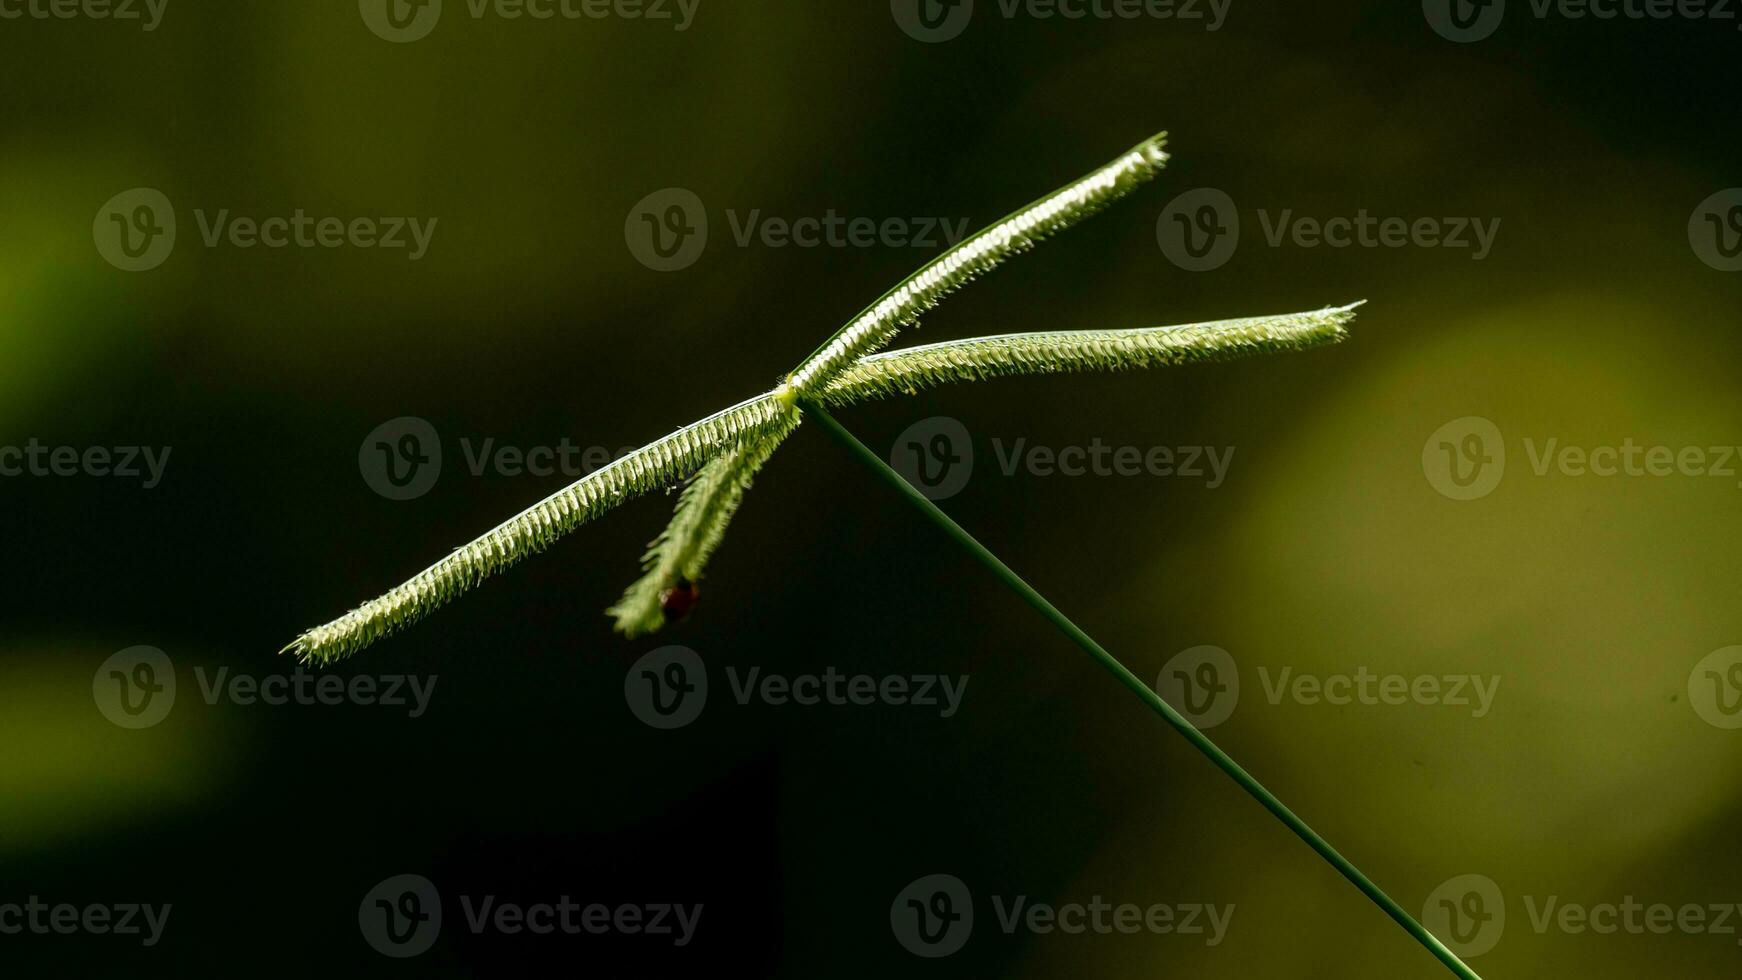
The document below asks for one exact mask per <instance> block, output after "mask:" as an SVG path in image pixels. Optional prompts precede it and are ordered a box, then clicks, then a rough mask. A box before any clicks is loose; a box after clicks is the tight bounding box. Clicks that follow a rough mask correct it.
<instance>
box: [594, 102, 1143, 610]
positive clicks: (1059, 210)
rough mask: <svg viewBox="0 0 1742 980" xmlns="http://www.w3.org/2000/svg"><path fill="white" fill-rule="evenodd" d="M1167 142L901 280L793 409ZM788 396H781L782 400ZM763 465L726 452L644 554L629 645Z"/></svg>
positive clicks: (853, 324)
mask: <svg viewBox="0 0 1742 980" xmlns="http://www.w3.org/2000/svg"><path fill="white" fill-rule="evenodd" d="M1166 142H1167V134H1165V133H1162V134H1159V135H1156V136H1152V137H1150V138H1149V139H1147V140H1144V141H1143V142H1142V143H1140V144H1138V145H1137V146H1135V147H1132V148H1131V149H1130V150H1129V151H1127V152H1125V153H1123V154H1120V156H1119V158H1118V159H1116V160H1114V161H1113V162H1111V163H1109V164H1107V165H1105V166H1103V167H1101V168H1100V169H1098V170H1096V171H1095V172H1093V173H1091V174H1089V175H1088V176H1086V177H1083V178H1081V179H1079V180H1076V181H1073V182H1072V183H1070V184H1067V185H1065V186H1064V187H1062V188H1060V189H1058V190H1056V191H1054V192H1052V193H1051V194H1048V195H1047V196H1045V197H1043V198H1041V199H1040V200H1038V201H1034V202H1033V203H1031V204H1029V205H1028V206H1026V207H1023V208H1021V209H1019V210H1017V211H1016V212H1015V213H1013V214H1011V215H1008V216H1007V217H1005V218H1003V219H1001V220H999V221H996V222H994V223H993V224H991V225H989V226H987V227H985V228H982V229H981V230H980V231H978V232H976V233H974V234H973V235H971V236H969V237H968V238H966V239H964V240H963V241H961V242H959V243H957V244H956V245H954V246H952V247H951V248H950V249H948V250H947V251H945V252H944V254H942V255H940V256H938V257H937V258H935V259H933V260H931V261H930V262H927V263H926V264H925V265H923V266H921V267H920V269H919V271H917V272H915V273H913V274H912V275H910V276H908V277H907V278H906V279H904V280H902V281H901V283H900V284H898V285H897V286H896V287H895V288H894V289H891V290H890V291H889V292H887V293H885V294H883V296H882V297H881V298H880V299H878V300H877V302H875V303H873V304H871V305H870V306H869V307H867V308H866V309H865V310H864V311H862V312H861V313H860V314H859V315H858V316H856V317H854V318H853V319H852V320H850V321H848V322H847V323H846V324H844V325H843V326H842V327H841V328H840V329H839V330H837V331H835V334H834V336H832V337H830V338H829V339H828V340H827V341H824V342H823V345H822V346H821V347H819V348H817V350H816V351H815V352H814V353H812V354H811V356H810V357H808V358H806V359H805V362H804V363H803V364H801V365H799V366H798V368H797V369H795V370H794V371H793V372H792V374H791V375H789V376H788V378H787V383H786V385H785V386H784V388H785V389H790V398H791V400H792V402H793V403H795V404H796V402H797V401H798V400H799V399H803V398H807V397H811V396H813V395H815V394H816V393H818V392H821V391H824V390H826V387H827V385H828V383H829V382H830V381H831V380H832V379H833V378H834V377H835V376H836V375H837V374H839V373H840V372H841V371H843V370H845V369H846V368H848V367H849V366H850V365H852V364H853V363H854V362H855V361H857V360H858V359H859V358H860V357H862V356H864V355H865V354H867V353H869V352H871V351H874V350H876V349H878V348H879V347H882V346H883V345H884V344H887V343H888V342H889V341H890V340H891V339H893V338H894V337H895V335H896V333H897V332H899V331H900V330H901V329H902V328H903V327H905V326H907V325H909V324H911V323H913V322H914V321H915V320H917V319H918V318H919V315H920V314H921V313H923V312H925V311H926V310H929V309H931V308H932V307H934V306H936V305H937V304H938V303H939V302H940V301H941V300H943V299H944V298H945V297H946V296H948V295H950V294H951V293H953V292H955V291H956V290H958V289H960V288H962V287H963V286H965V285H967V284H968V283H969V282H971V281H973V279H974V278H975V277H977V276H979V275H982V274H984V273H986V272H989V271H991V270H992V269H994V268H997V267H998V265H1000V264H1001V263H1003V262H1004V260H1006V259H1008V258H1010V257H1011V256H1013V255H1016V254H1017V253H1019V252H1022V251H1024V250H1026V249H1029V248H1033V247H1034V245H1035V243H1037V242H1039V241H1040V240H1042V239H1044V238H1046V237H1047V236H1048V235H1052V234H1056V233H1057V232H1060V231H1063V230H1065V229H1066V228H1069V227H1070V226H1072V225H1074V224H1076V223H1077V222H1079V221H1081V220H1083V219H1084V218H1087V217H1088V216H1090V215H1092V214H1094V213H1096V212H1097V211H1100V210H1101V209H1102V208H1104V207H1106V206H1107V205H1108V204H1109V203H1111V202H1113V201H1115V200H1117V199H1118V198H1120V197H1122V196H1124V195H1125V194H1128V193H1130V192H1131V191H1132V190H1134V189H1135V188H1137V187H1138V186H1139V185H1140V184H1142V183H1144V182H1145V181H1147V180H1149V179H1150V178H1152V177H1154V176H1155V175H1156V174H1157V173H1159V172H1160V171H1161V168H1162V167H1163V166H1164V165H1165V164H1166V163H1167V152H1166V151H1165V150H1164V149H1163V147H1164V146H1165V145H1166ZM787 394H788V393H787V392H786V391H783V397H784V396H786V395H787ZM778 445H779V440H778V439H777V440H776V441H775V442H774V444H772V445H769V446H767V450H768V452H769V453H772V452H773V451H774V449H775V448H776V447H777V446H778ZM765 458H766V457H764V459H765ZM762 462H763V459H755V458H753V457H752V456H751V455H749V454H747V453H742V452H736V451H733V452H727V453H725V454H724V461H723V462H721V463H719V466H720V468H721V472H720V473H719V474H718V475H719V477H720V478H719V479H708V480H703V481H700V482H699V483H697V484H696V485H695V486H694V487H693V488H692V489H694V490H695V491H696V494H695V495H691V494H688V493H686V494H685V495H684V498H683V499H682V500H681V501H680V502H679V505H678V513H676V514H674V515H673V516H672V519H671V523H670V524H668V525H667V526H666V529H665V531H664V532H663V533H661V535H660V536H659V538H658V539H657V540H656V541H655V543H654V550H653V552H650V553H649V555H648V559H647V560H648V563H649V564H648V567H647V573H646V574H645V575H643V576H642V577H641V579H640V580H638V581H637V582H636V583H635V584H634V585H633V586H631V587H630V589H629V592H628V594H626V595H625V596H624V597H623V601H622V602H620V603H618V605H616V606H614V607H612V609H611V610H610V611H611V613H612V615H614V616H616V617H617V628H618V629H619V630H620V631H622V632H624V633H626V634H629V635H632V636H633V635H636V634H638V633H641V632H647V631H650V630H653V629H658V628H659V625H660V624H661V623H662V622H663V618H662V617H658V616H655V615H654V610H653V608H652V604H653V603H654V602H655V601H656V600H657V599H658V597H659V596H660V595H663V594H665V593H666V592H667V591H668V590H671V589H674V588H677V587H678V586H679V584H680V583H679V578H678V570H677V569H675V568H671V567H668V566H669V564H670V563H669V562H665V561H662V560H661V553H662V552H663V553H666V554H682V555H689V556H697V557H693V558H690V559H686V564H688V565H689V566H690V567H689V569H688V570H687V571H686V572H685V573H684V574H683V576H682V577H683V579H685V580H687V581H689V582H692V583H693V582H695V581H696V580H697V579H698V578H699V577H700V574H701V569H702V566H703V565H705V564H706V563H707V559H708V556H709V555H710V554H712V552H713V550H714V547H715V546H716V545H718V544H719V541H720V539H721V538H722V537H724V536H725V533H726V525H727V524H728V523H730V521H731V519H732V515H733V514H734V513H735V512H736V511H737V503H736V501H734V503H733V505H732V506H731V507H729V508H721V507H718V506H716V505H715V501H713V500H711V499H710V495H712V494H716V493H734V494H737V495H741V494H742V490H741V489H738V488H739V487H740V485H741V484H743V485H747V484H748V482H749V479H750V476H751V475H752V474H753V473H754V472H755V470H756V469H757V468H759V467H760V466H761V465H762ZM710 465H712V464H710ZM686 507H688V508H691V509H694V510H699V511H701V512H705V513H708V514H709V515H710V516H711V520H709V521H707V522H703V523H697V522H694V521H688V520H686V519H685V517H686V515H685V513H684V510H685V508H686ZM702 533H705V534H707V535H709V536H710V541H709V542H708V543H707V546H706V547H702V546H701V543H700V542H698V541H694V540H690V536H691V535H696V534H702ZM662 569H663V571H662Z"/></svg>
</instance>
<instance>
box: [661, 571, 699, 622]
mask: <svg viewBox="0 0 1742 980" xmlns="http://www.w3.org/2000/svg"><path fill="white" fill-rule="evenodd" d="M701 595H702V590H701V589H700V588H699V587H697V585H696V583H694V582H691V581H690V580H689V579H687V578H685V579H678V581H677V584H676V585H674V586H672V587H671V588H669V589H666V590H665V591H664V592H661V593H660V594H659V610H660V612H663V613H665V621H666V622H668V623H673V622H677V621H678V620H680V619H686V618H688V617H689V614H690V611H691V610H693V609H695V608H696V602H697V601H698V600H699V599H700V598H701Z"/></svg>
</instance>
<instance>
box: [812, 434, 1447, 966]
mask: <svg viewBox="0 0 1742 980" xmlns="http://www.w3.org/2000/svg"><path fill="white" fill-rule="evenodd" d="M803 407H804V410H805V412H806V414H808V415H811V416H812V417H814V418H815V419H816V420H817V421H818V422H819V423H821V425H822V427H823V428H824V429H826V430H828V433H829V434H830V435H831V436H834V437H835V439H836V440H837V441H839V442H840V443H841V445H843V446H845V447H846V448H847V450H848V451H849V452H851V453H852V454H853V455H854V456H856V457H858V459H859V461H860V462H862V463H864V464H865V465H866V466H868V467H870V468H871V469H872V471H874V472H875V473H876V474H877V475H878V476H880V477H882V478H883V481H884V482H885V483H888V484H889V485H890V486H892V487H894V488H895V489H896V490H898V491H899V492H900V493H901V495H902V496H904V497H906V498H907V499H908V500H909V501H910V502H912V503H913V505H914V506H915V507H918V508H919V509H920V512H921V513H923V514H925V516H927V517H929V518H930V519H931V521H932V523H934V524H936V525H937V526H938V527H940V528H942V529H943V530H944V533H946V534H948V535H949V536H950V537H951V538H954V539H955V541H956V543H957V544H959V545H961V546H962V547H963V548H965V549H967V551H968V553H969V554H971V555H973V556H974V558H975V559H977V560H978V561H979V562H980V564H982V565H985V566H986V567H987V568H988V569H990V570H991V572H992V574H993V575H995V576H997V577H998V579H999V581H1001V582H1003V583H1004V584H1005V585H1006V586H1007V587H1009V589H1010V590H1011V591H1012V592H1015V593H1016V594H1017V595H1018V596H1020V597H1022V599H1023V601H1024V602H1027V603H1028V604H1029V605H1031V606H1033V607H1034V608H1035V609H1036V610H1038V611H1039V612H1040V614H1041V615H1042V616H1045V617H1046V618H1047V620H1048V621H1050V622H1051V623H1052V624H1053V625H1054V626H1056V627H1058V629H1059V632H1061V633H1063V634H1065V635H1066V636H1068V637H1070V639H1071V640H1072V642H1074V643H1076V645H1077V646H1080V647H1082V648H1083V649H1084V650H1085V651H1087V652H1088V654H1089V655H1090V656H1092V657H1094V658H1095V660H1096V661H1097V662H1098V663H1100V665H1101V666H1102V667H1105V668H1106V669H1107V672H1108V673H1110V674H1112V675H1113V677H1114V678H1115V679H1116V680H1118V681H1119V683H1121V684H1123V685H1125V686H1126V687H1127V688H1129V689H1130V691H1131V693H1133V694H1135V695H1137V696H1138V698H1140V699H1141V700H1142V701H1143V703H1144V704H1147V705H1149V707H1150V708H1151V709H1152V710H1153V711H1154V712H1155V713H1156V714H1158V715H1160V716H1161V717H1162V718H1163V719H1164V720H1165V721H1166V722H1167V723H1168V724H1169V725H1172V726H1173V728H1174V730H1175V731H1177V732H1179V733H1180V734H1181V735H1183V736H1185V739H1186V741H1188V742H1190V743H1192V745H1193V746H1194V747H1195V748H1197V750H1198V751H1199V752H1202V753H1203V754H1204V755H1205V756H1208V757H1209V760H1210V761H1211V762H1213V763H1215V765H1216V768H1218V769H1220V770H1222V771H1223V772H1224V773H1227V775H1228V777H1229V778H1230V779H1232V780H1234V782H1236V783H1238V784H1240V788H1241V789H1243V790H1245V791H1246V792H1247V793H1248V794H1250V795H1251V796H1252V798H1253V799H1255V800H1257V801H1258V802H1259V803H1260V804H1262V805H1263V807H1264V808H1265V809H1266V810H1269V811H1270V812H1271V814H1272V815H1274V816H1275V817H1276V819H1278V820H1280V821H1282V822H1283V824H1284V825H1285V826H1287V827H1288V829H1289V830H1292V831H1294V833H1295V836H1297V837H1299V838H1300V839H1301V840H1303V841H1306V843H1307V846H1308V847H1311V848H1312V849H1313V850H1314V851H1317V852H1318V855H1319V856H1320V857H1322V858H1324V859H1325V860H1326V861H1327V862H1329V863H1330V865H1331V867H1333V868H1336V869H1337V871H1338V872H1339V873H1340V874H1342V876H1343V877H1345V878H1347V879H1349V882H1350V883H1351V884H1353V885H1354V886H1355V887H1356V888H1359V889H1360V890H1361V893H1362V894H1363V895H1366V896H1367V897H1368V898H1369V899H1371V900H1372V901H1373V904H1375V905H1377V906H1379V908H1380V909H1381V910H1383V911H1384V912H1385V914H1386V915H1389V916H1391V918H1392V919H1393V920H1394V921H1395V922H1396V923H1397V924H1398V925H1400V926H1402V927H1403V929H1404V931H1405V932H1407V933H1409V934H1410V935H1411V936H1414V937H1415V940H1416V942H1419V943H1421V944H1422V945H1423V946H1424V947H1426V948H1427V951H1428V952H1430V953H1432V954H1433V955H1434V956H1435V957H1436V958H1437V959H1438V960H1439V961H1440V962H1441V963H1443V964H1445V965H1446V968H1447V969H1449V970H1451V971H1452V973H1454V974H1456V975H1457V976H1459V977H1462V978H1464V980H1481V977H1479V976H1478V975H1477V974H1476V972H1475V971H1474V970H1472V969H1470V968H1469V967H1468V966H1466V965H1464V961H1463V960H1461V959H1459V958H1458V956H1457V954H1456V953H1453V952H1452V951H1451V950H1449V949H1447V948H1446V946H1445V944H1444V943H1441V942H1440V941H1439V940H1438V939H1437V938H1435V937H1434V934H1433V933H1431V932H1429V931H1427V929H1426V928H1424V927H1423V926H1422V924H1421V923H1419V922H1417V921H1415V918H1414V917H1413V916H1411V915H1410V914H1409V913H1408V912H1405V911H1404V910H1403V907H1402V906H1400V905H1398V904H1397V903H1396V902H1395V901H1393V900H1392V899H1391V896H1389V895H1387V894H1385V892H1384V891H1383V890H1382V889H1380V887H1379V886H1378V885H1376V884H1374V883H1373V881H1372V880H1371V879H1369V878H1368V877H1367V876H1366V875H1364V874H1362V873H1361V869H1360V868H1357V867H1355V865H1354V864H1352V863H1350V861H1349V859H1348V858H1346V857H1344V856H1343V855H1341V854H1339V853H1337V849H1336V848H1334V847H1332V846H1331V845H1330V842H1328V841H1326V840H1325V839H1324V838H1323V837H1320V836H1319V835H1318V832H1317V831H1315V830H1313V829H1312V828H1311V827H1309V826H1307V824H1306V821H1304V820H1302V819H1301V818H1300V817H1297V816H1295V814H1294V811H1293V810H1290V809H1289V808H1288V807H1287V806H1284V805H1283V802H1282V801H1281V800H1279V799H1277V798H1276V796H1275V795H1274V794H1272V793H1271V792H1270V791H1269V790H1267V789H1265V788H1264V785H1263V784H1262V783H1260V782H1259V781H1258V780H1257V779H1255V778H1253V776H1252V774H1251V773H1248V772H1247V771H1246V770H1245V769H1242V768H1241V767H1240V764H1239V763H1237V762H1235V761H1234V760H1233V758H1232V757H1230V756H1229V755H1228V753H1226V752H1224V751H1222V750H1221V748H1220V747H1219V746H1217V745H1216V743H1215V742H1212V741H1210V737H1209V736H1208V735H1205V734H1204V733H1203V732H1201V731H1199V730H1198V728H1197V726H1196V725H1193V724H1192V723H1191V722H1190V721H1188V720H1186V718H1185V716H1184V715H1181V714H1180V713H1179V712H1178V711H1175V710H1174V708H1173V706H1172V705H1170V704H1168V703H1167V702H1166V701H1164V700H1162V698H1161V695H1159V694H1157V693H1155V691H1154V690H1153V689H1152V688H1150V686H1149V685H1148V684H1145V683H1143V681H1142V680H1140V679H1138V677H1137V675H1136V674H1133V673H1132V672H1131V671H1130V670H1128V669H1126V667H1125V665H1124V664H1122V663H1120V662H1119V661H1118V660H1117V659H1116V658H1115V657H1114V656H1113V655H1112V654H1111V653H1108V652H1107V651H1106V650H1105V649H1103V648H1102V646H1101V645H1100V644H1099V643H1096V642H1095V640H1094V638H1093V637H1091V636H1089V634H1087V633H1085V632H1083V631H1082V629H1081V628H1080V627H1078V626H1077V624H1076V623H1073V622H1071V621H1070V619H1069V618H1067V617H1066V616H1065V614H1064V613H1062V612H1060V611H1059V610H1058V607H1057V606H1054V605H1053V604H1052V603H1051V602H1048V601H1047V599H1046V597H1045V596H1043V595H1041V594H1040V593H1039V592H1036V591H1035V590H1034V587H1033V586H1031V585H1029V584H1028V583H1027V582H1024V581H1023V580H1022V577H1021V576H1019V575H1017V574H1016V573H1015V572H1014V571H1012V570H1011V569H1010V566H1009V565H1006V564H1004V562H1002V561H1000V560H999V558H998V556H997V555H994V554H993V553H992V552H991V551H989V550H987V548H986V546H985V545H983V544H981V543H980V542H979V541H977V540H975V538H974V536H973V535H971V534H969V533H968V532H967V531H966V530H964V529H963V528H962V526H961V525H960V524H957V523H956V522H955V521H953V520H951V519H950V516H949V515H948V514H945V513H944V512H943V511H942V510H940V509H938V506H937V505H936V504H934V503H932V502H931V501H930V500H929V499H927V498H926V496H925V495H924V494H922V493H920V492H919V491H918V490H916V489H914V488H913V486H912V485H910V484H909V483H908V482H907V480H905V479H903V478H902V476H901V474H899V473H897V472H895V471H894V470H893V469H891V468H890V467H889V465H888V464H887V463H885V462H884V461H883V460H882V459H880V458H878V456H877V454H876V453H874V452H872V451H871V450H870V449H867V448H866V447H865V444H864V443H862V442H860V441H859V440H858V439H856V438H854V436H853V434H852V433H851V432H848V431H847V430H846V429H844V428H842V427H841V423H839V422H836V421H835V419H834V417H833V416H831V415H830V414H829V413H828V411H827V410H826V409H824V408H823V407H822V406H821V405H818V404H816V403H815V402H807V403H805V404H804V406H803Z"/></svg>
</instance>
